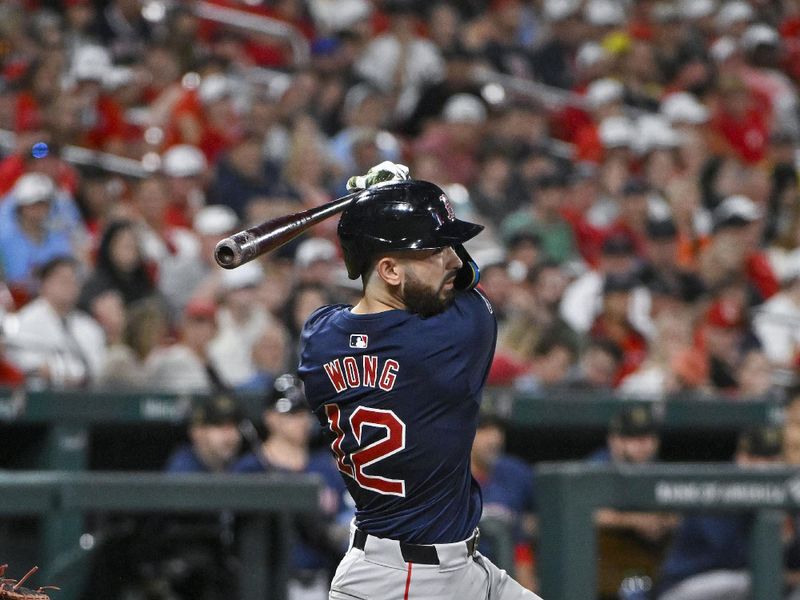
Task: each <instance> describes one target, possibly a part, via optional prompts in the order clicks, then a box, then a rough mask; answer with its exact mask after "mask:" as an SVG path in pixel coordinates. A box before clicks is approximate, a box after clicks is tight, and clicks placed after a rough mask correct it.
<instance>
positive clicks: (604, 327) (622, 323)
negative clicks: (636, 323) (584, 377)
mask: <svg viewBox="0 0 800 600" xmlns="http://www.w3.org/2000/svg"><path fill="white" fill-rule="evenodd" d="M637 285H638V281H637V280H636V278H635V277H634V276H633V274H630V273H626V274H613V273H610V274H608V275H606V278H605V281H604V282H603V308H602V310H601V312H600V314H599V315H598V316H597V318H596V319H595V321H594V324H593V325H592V328H591V329H590V330H589V337H591V338H592V339H608V340H611V341H612V342H614V343H615V344H617V345H618V346H619V347H620V348H621V349H622V363H621V364H620V367H619V369H618V370H617V374H616V377H615V384H618V383H619V382H620V381H621V380H622V379H623V378H624V377H625V376H626V375H629V374H630V373H633V372H634V371H635V370H636V369H637V368H638V367H639V365H641V364H642V362H643V361H644V359H645V358H646V357H647V340H645V338H644V336H643V335H642V334H641V333H639V332H638V331H637V330H636V329H635V328H634V327H633V325H631V322H630V321H629V320H628V305H629V304H630V301H631V292H632V291H633V290H634V288H635V287H636V286H637Z"/></svg>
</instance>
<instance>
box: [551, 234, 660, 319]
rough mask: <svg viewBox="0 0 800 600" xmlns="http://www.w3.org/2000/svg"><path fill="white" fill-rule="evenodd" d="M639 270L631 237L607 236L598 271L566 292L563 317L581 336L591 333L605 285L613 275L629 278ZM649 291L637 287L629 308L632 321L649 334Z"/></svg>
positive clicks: (562, 303)
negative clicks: (626, 275) (607, 278)
mask: <svg viewBox="0 0 800 600" xmlns="http://www.w3.org/2000/svg"><path fill="white" fill-rule="evenodd" d="M637 268H638V257H637V256H636V247H635V245H634V243H633V240H632V239H631V238H630V236H628V235H625V234H620V233H615V234H613V235H609V236H607V237H606V238H605V239H604V240H603V243H602V246H601V248H600V259H599V261H598V264H597V267H596V268H594V269H592V270H591V271H587V272H586V273H584V274H583V275H581V276H580V277H578V278H577V279H575V280H574V281H573V282H572V283H570V284H569V286H567V289H566V290H564V297H563V298H562V300H561V305H560V307H559V310H560V313H561V317H562V318H563V319H564V320H565V321H566V322H567V324H568V325H569V326H570V327H571V328H572V329H573V330H575V331H576V332H578V333H586V332H588V331H589V330H590V329H591V327H592V324H593V323H594V322H595V319H596V317H597V315H599V314H600V312H601V310H602V307H603V282H604V281H605V279H606V277H608V276H609V275H611V274H621V275H625V274H629V273H633V272H634V271H635V270H636V269H637ZM649 311H650V302H649V297H648V294H647V291H646V290H644V289H643V288H641V287H639V286H636V288H635V289H634V290H633V291H632V298H631V302H630V304H629V313H628V317H629V321H630V322H631V323H632V324H633V325H635V326H636V328H637V329H638V330H640V331H642V332H644V333H647V332H649V331H650V329H651V328H652V325H651V322H650V315H649Z"/></svg>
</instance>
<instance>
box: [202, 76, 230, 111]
mask: <svg viewBox="0 0 800 600" xmlns="http://www.w3.org/2000/svg"><path fill="white" fill-rule="evenodd" d="M232 92H233V90H232V86H231V82H230V80H229V79H228V78H227V77H226V76H225V75H220V74H219V73H212V74H211V75H207V76H206V77H203V80H202V81H201V82H200V87H199V88H198V89H197V95H198V97H199V98H200V102H202V103H203V104H210V103H211V102H217V101H218V100H222V99H223V98H225V97H226V96H230V95H231V93H232Z"/></svg>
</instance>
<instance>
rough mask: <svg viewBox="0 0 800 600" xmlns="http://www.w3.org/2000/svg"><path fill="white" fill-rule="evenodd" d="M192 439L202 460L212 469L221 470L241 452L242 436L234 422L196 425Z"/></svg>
mask: <svg viewBox="0 0 800 600" xmlns="http://www.w3.org/2000/svg"><path fill="white" fill-rule="evenodd" d="M192 441H193V442H194V448H195V451H196V452H197V454H198V456H199V457H200V460H202V461H203V462H204V463H205V464H206V466H208V467H209V468H210V469H211V470H212V471H221V470H223V469H224V468H225V467H226V466H227V465H228V464H229V463H230V462H231V461H232V460H233V458H234V457H235V456H236V453H237V452H239V445H240V444H241V437H240V436H239V430H238V428H237V427H236V425H235V424H234V423H225V424H223V425H203V426H200V427H195V428H194V430H193V431H192Z"/></svg>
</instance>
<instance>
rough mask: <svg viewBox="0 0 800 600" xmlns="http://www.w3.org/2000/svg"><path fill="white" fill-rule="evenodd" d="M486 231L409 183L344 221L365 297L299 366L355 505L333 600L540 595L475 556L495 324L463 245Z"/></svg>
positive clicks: (338, 311)
mask: <svg viewBox="0 0 800 600" xmlns="http://www.w3.org/2000/svg"><path fill="white" fill-rule="evenodd" d="M482 229H483V227H482V226H480V225H476V224H473V223H467V222H465V221H461V220H459V219H456V218H455V215H454V212H453V209H452V206H451V204H450V201H449V200H448V198H447V197H446V196H445V194H444V193H443V191H442V190H441V189H439V188H438V187H437V186H435V185H433V184H432V183H428V182H424V181H415V180H410V179H406V180H402V181H389V182H384V183H379V184H377V185H374V186H371V187H368V188H367V189H365V190H364V191H363V192H361V193H360V194H359V195H357V196H356V197H355V198H354V199H353V201H352V203H351V204H350V205H349V206H348V208H346V209H345V211H344V212H343V213H342V217H341V219H340V221H339V228H338V235H339V239H340V241H341V244H342V248H343V251H344V259H345V263H346V266H347V270H348V274H349V276H350V278H351V279H357V278H359V277H360V278H361V281H362V285H363V295H362V297H361V298H360V300H359V302H358V303H357V304H356V305H355V306H347V305H333V306H325V307H322V308H320V309H319V310H317V311H316V312H315V313H314V314H312V316H311V317H310V318H309V320H308V322H307V323H306V325H305V328H304V330H303V336H302V341H301V360H300V370H299V374H300V376H301V377H302V379H303V381H304V383H305V387H306V394H307V398H308V402H309V404H310V406H311V409H312V410H313V411H314V412H315V414H316V415H317V417H318V418H319V420H320V423H321V424H322V426H323V428H324V429H325V430H326V431H327V433H328V434H329V436H330V442H331V450H332V452H333V455H334V457H335V459H336V462H337V466H338V469H339V471H340V473H341V475H342V477H343V478H344V480H345V483H346V484H347V487H348V489H349V491H350V494H351V495H352V496H353V499H354V500H355V504H356V515H355V519H354V522H353V526H352V530H351V543H350V549H349V550H348V552H347V554H346V555H345V557H344V558H343V559H342V561H341V563H340V564H339V567H338V569H337V571H336V575H335V577H334V579H333V581H332V583H331V591H330V598H331V599H335V600H353V599H355V600H394V599H403V600H406V599H410V598H418V599H423V598H424V599H426V600H442V599H451V598H458V599H460V600H461V599H463V600H467V599H477V598H480V599H492V600H494V599H504V600H505V599H512V598H514V599H526V598H527V599H535V598H538V596H536V595H535V594H533V593H532V592H530V591H528V590H526V589H524V588H523V587H522V586H521V585H519V584H518V583H517V582H516V581H514V580H513V579H512V578H511V577H509V576H508V575H507V574H506V572H505V571H503V570H500V569H499V568H497V567H496V566H495V565H494V564H492V563H491V561H489V560H488V559H487V558H485V557H483V556H482V555H481V554H480V553H479V552H477V550H476V546H477V541H478V530H477V525H478V521H479V519H480V516H481V493H480V489H479V487H478V485H477V483H476V482H475V480H474V479H473V478H472V476H471V474H470V447H471V445H472V439H473V437H474V435H475V429H476V424H477V420H478V408H479V403H480V398H481V390H482V388H483V385H484V382H485V379H486V375H487V372H488V369H489V365H490V363H491V360H492V355H493V353H494V347H495V340H496V335H497V325H496V321H495V317H494V314H493V312H492V307H491V305H490V304H489V302H488V301H487V300H486V298H485V297H484V296H483V295H481V293H480V292H479V291H477V290H475V289H473V287H474V285H475V283H476V282H477V267H475V265H474V263H473V262H472V260H471V258H470V257H469V254H467V252H466V250H465V249H464V247H463V245H462V244H463V243H464V242H466V241H467V240H469V239H470V238H472V237H474V236H475V235H477V234H478V233H479V232H480V231H481V230H482Z"/></svg>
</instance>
